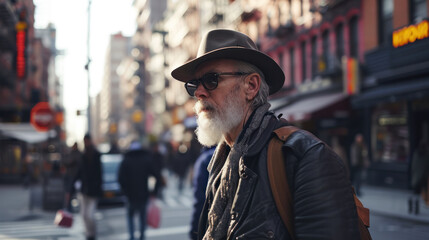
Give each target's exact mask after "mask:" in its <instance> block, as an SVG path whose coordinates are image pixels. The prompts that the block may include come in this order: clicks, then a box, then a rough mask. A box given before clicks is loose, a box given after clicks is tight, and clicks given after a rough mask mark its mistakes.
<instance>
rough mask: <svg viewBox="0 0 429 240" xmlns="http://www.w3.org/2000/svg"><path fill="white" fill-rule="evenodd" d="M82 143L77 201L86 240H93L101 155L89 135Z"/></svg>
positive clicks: (99, 185) (100, 175)
mask: <svg viewBox="0 0 429 240" xmlns="http://www.w3.org/2000/svg"><path fill="white" fill-rule="evenodd" d="M83 142H84V145H85V151H84V153H83V156H82V161H81V164H80V166H79V170H78V173H77V177H76V179H77V180H78V181H80V185H81V186H80V192H79V194H78V199H79V202H80V212H81V215H82V218H83V222H84V225H85V232H86V239H87V240H95V239H96V235H97V229H96V220H95V211H96V210H97V201H98V199H99V198H100V197H101V195H102V188H101V184H102V169H101V160H100V156H101V155H100V153H99V152H98V151H97V149H96V148H95V146H94V144H93V143H92V139H91V136H90V135H89V134H85V136H84V138H83Z"/></svg>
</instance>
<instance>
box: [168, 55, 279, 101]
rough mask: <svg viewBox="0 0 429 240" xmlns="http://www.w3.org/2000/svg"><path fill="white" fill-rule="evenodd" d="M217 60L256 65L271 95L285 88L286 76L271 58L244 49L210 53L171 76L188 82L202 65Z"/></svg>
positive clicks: (177, 70) (173, 72)
mask: <svg viewBox="0 0 429 240" xmlns="http://www.w3.org/2000/svg"><path fill="white" fill-rule="evenodd" d="M215 59H233V60H239V61H244V62H248V63H250V64H253V65H255V66H256V67H258V68H259V69H260V70H261V71H262V73H264V75H265V81H266V82H267V84H268V86H269V88H270V91H269V94H270V95H271V94H273V93H275V92H277V91H278V90H280V89H281V88H282V87H283V84H284V80H285V75H284V73H283V70H282V69H281V68H280V66H279V65H278V64H277V63H276V62H275V61H274V60H273V59H272V58H271V57H269V56H268V55H266V54H264V53H262V52H259V51H256V50H252V49H247V48H242V47H225V48H219V49H216V50H213V51H211V52H208V53H206V54H204V55H202V56H200V57H198V58H195V59H193V60H191V61H189V62H187V63H185V64H183V65H182V66H180V67H178V68H176V69H174V70H173V71H172V72H171V76H173V77H174V78H175V79H177V80H179V81H181V82H187V81H189V80H191V79H193V78H194V73H195V70H196V69H197V67H198V66H199V65H200V64H202V63H204V62H207V61H210V60H215Z"/></svg>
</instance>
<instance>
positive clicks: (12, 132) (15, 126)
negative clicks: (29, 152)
mask: <svg viewBox="0 0 429 240" xmlns="http://www.w3.org/2000/svg"><path fill="white" fill-rule="evenodd" d="M0 135H3V136H5V137H10V138H14V139H18V140H21V141H24V142H27V143H38V142H43V141H46V140H47V139H48V137H49V135H48V132H38V131H36V130H35V129H34V127H33V126H31V124H29V123H0Z"/></svg>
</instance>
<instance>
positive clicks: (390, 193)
mask: <svg viewBox="0 0 429 240" xmlns="http://www.w3.org/2000/svg"><path fill="white" fill-rule="evenodd" d="M361 192H362V195H361V196H359V199H360V200H361V202H362V204H363V205H364V206H365V207H366V208H369V210H370V217H371V215H383V216H389V217H396V218H402V219H405V220H409V221H418V222H425V223H429V206H425V204H424V203H423V200H422V199H420V213H419V214H418V215H415V214H414V213H413V214H409V213H408V198H409V197H410V196H412V191H411V190H403V189H390V188H383V187H375V186H367V185H364V186H362V187H361Z"/></svg>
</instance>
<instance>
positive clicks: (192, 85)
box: [185, 81, 198, 96]
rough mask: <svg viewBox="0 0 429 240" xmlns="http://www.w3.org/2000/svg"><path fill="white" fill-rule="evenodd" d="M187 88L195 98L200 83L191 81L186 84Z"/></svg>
mask: <svg viewBox="0 0 429 240" xmlns="http://www.w3.org/2000/svg"><path fill="white" fill-rule="evenodd" d="M185 88H186V91H187V92H188V94H189V95H191V96H194V95H195V91H196V90H197V88H198V81H189V82H187V83H185Z"/></svg>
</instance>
